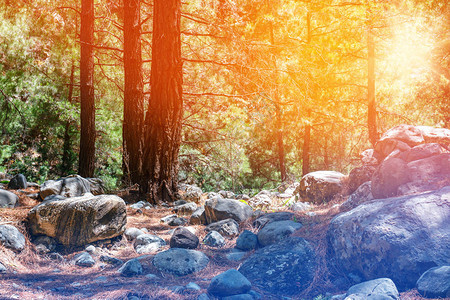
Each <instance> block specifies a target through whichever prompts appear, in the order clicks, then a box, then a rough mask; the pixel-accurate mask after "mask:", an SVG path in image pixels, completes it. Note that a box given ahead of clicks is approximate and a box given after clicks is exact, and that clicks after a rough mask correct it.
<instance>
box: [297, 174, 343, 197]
mask: <svg viewBox="0 0 450 300" xmlns="http://www.w3.org/2000/svg"><path fill="white" fill-rule="evenodd" d="M343 177H345V175H344V174H342V173H339V172H335V171H317V172H311V173H308V174H306V175H305V176H303V177H302V179H301V180H300V186H299V187H298V192H299V194H300V197H301V199H302V201H304V202H312V203H314V204H322V203H326V202H329V201H330V200H331V199H332V198H333V197H334V196H335V195H337V194H338V193H339V192H341V190H342V179H343Z"/></svg>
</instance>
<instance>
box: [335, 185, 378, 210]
mask: <svg viewBox="0 0 450 300" xmlns="http://www.w3.org/2000/svg"><path fill="white" fill-rule="evenodd" d="M373 199H374V198H373V195H372V182H370V181H367V182H366V183H363V184H362V185H361V186H360V187H359V188H358V189H357V190H356V191H355V192H353V194H351V195H350V196H348V198H347V200H346V201H345V202H344V203H342V205H341V209H342V210H350V209H353V208H355V207H357V206H358V205H360V204H362V203H364V202H367V201H370V200H373Z"/></svg>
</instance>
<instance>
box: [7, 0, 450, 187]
mask: <svg viewBox="0 0 450 300" xmlns="http://www.w3.org/2000/svg"><path fill="white" fill-rule="evenodd" d="M81 2H85V1H72V0H69V1H60V0H55V1H46V0H36V1H27V0H18V1H10V0H0V107H1V109H0V124H1V130H2V134H1V137H0V139H1V141H0V172H8V173H11V174H15V173H23V174H25V175H26V176H27V177H28V178H29V179H30V180H34V181H37V182H40V183H41V182H43V181H45V180H47V179H52V178H56V177H59V176H65V175H69V174H76V173H79V171H80V170H79V166H80V162H79V153H80V148H82V147H83V146H82V145H80V134H81V132H82V129H83V128H85V127H84V126H85V125H83V124H82V123H80V108H81V105H82V101H81V94H82V90H83V86H84V85H83V84H84V83H82V82H80V69H82V68H80V67H81V65H80V61H82V56H83V55H82V53H83V51H85V50H82V45H85V46H86V45H87V46H88V47H89V48H90V51H91V53H92V61H91V63H92V74H91V75H92V78H91V81H92V86H91V87H93V90H90V92H91V93H93V94H92V95H93V99H94V102H93V105H95V109H94V111H93V113H94V114H95V128H93V129H92V130H93V131H92V132H91V133H90V135H93V136H94V140H95V153H94V156H95V161H94V165H93V174H92V175H93V176H95V177H100V178H102V179H103V180H104V181H105V183H106V185H107V187H108V188H109V189H116V188H119V187H121V186H123V185H124V184H131V183H134V181H135V180H133V175H132V174H131V173H130V174H127V172H130V171H129V170H130V169H129V168H130V166H131V165H129V163H132V160H131V161H130V160H129V159H130V157H131V156H128V154H127V153H128V152H127V151H128V148H127V151H125V152H124V138H125V139H126V138H128V139H130V142H128V143H125V144H126V145H127V147H131V146H130V145H131V143H132V140H133V137H134V136H139V140H138V141H137V142H136V144H135V146H136V147H137V148H136V149H137V150H135V151H137V152H139V151H142V152H143V155H144V157H148V155H150V154H151V153H152V151H153V150H145V149H146V147H147V146H148V144H152V143H150V142H148V141H150V140H151V139H150V138H149V139H142V140H141V139H140V135H141V132H140V131H139V130H140V129H139V128H143V127H144V124H145V126H147V127H148V128H152V126H156V125H155V124H157V123H158V122H159V121H158V120H159V119H158V118H159V116H160V115H161V114H162V113H161V111H164V109H165V108H164V107H162V106H161V105H160V104H163V103H166V102H164V101H165V100H158V99H160V97H162V98H161V99H163V98H164V97H163V96H162V95H163V93H161V92H160V91H161V89H159V87H160V86H166V85H170V84H175V83H176V84H180V87H182V88H181V89H179V90H176V89H175V90H176V93H175V95H174V97H179V100H180V101H181V102H173V103H172V104H173V106H176V105H178V104H177V103H182V107H179V108H177V109H176V110H175V113H174V118H179V122H180V131H179V132H178V130H176V128H175V127H173V126H172V127H170V126H169V127H170V128H172V129H173V132H172V133H171V135H173V136H179V139H180V145H179V147H175V148H174V149H175V150H176V151H174V154H170V156H171V160H173V161H176V163H179V168H177V170H176V171H178V179H179V180H180V181H182V182H188V183H195V184H197V185H199V186H200V187H201V188H202V189H203V190H205V191H211V190H218V189H227V190H233V191H234V192H236V193H244V192H245V193H252V192H253V191H254V190H259V189H262V188H274V187H276V186H278V185H279V184H280V183H281V182H283V181H292V180H295V179H298V178H299V177H300V176H302V175H303V174H305V173H307V172H310V171H316V170H336V171H341V172H348V171H349V170H350V169H351V168H352V167H353V166H354V165H356V164H358V161H359V154H360V153H361V152H362V151H363V150H365V149H367V148H370V147H372V146H371V141H372V142H373V140H374V139H376V136H377V135H379V134H380V133H382V132H384V131H386V130H387V129H389V128H391V127H392V126H394V125H398V124H402V123H408V124H412V125H431V126H435V127H446V128H448V127H449V125H450V116H449V111H450V109H449V99H450V71H449V70H450V56H449V53H450V30H449V25H450V9H449V5H448V1H442V0H441V1H421V0H407V1H371V0H368V1H362V0H360V1H359V0H357V1H353V0H352V1H343V0H330V1H319V0H311V1H300V0H252V1H250V0H192V1H183V2H180V1H176V0H171V1H167V3H169V2H170V3H173V4H174V5H176V4H177V3H179V5H180V14H179V18H178V19H177V20H178V22H179V32H178V37H177V28H175V27H176V26H175V27H174V28H172V29H173V31H172V34H173V36H174V38H173V39H172V38H171V39H170V41H175V42H174V44H173V45H166V44H164V45H162V46H163V48H158V49H159V50H157V49H155V46H154V45H155V44H154V43H155V40H158V39H157V38H156V39H155V37H154V35H156V34H160V33H161V32H162V31H161V30H171V29H170V28H166V27H168V26H169V25H170V24H169V25H167V24H164V21H157V19H154V17H155V18H156V15H157V12H158V11H159V12H162V13H163V14H164V12H168V10H164V9H165V8H164V7H158V6H157V3H161V1H155V4H154V3H153V2H152V1H137V0H133V1H131V0H115V1H103V0H95V1H94V2H93V17H92V21H93V23H92V26H93V32H92V34H93V36H92V42H89V43H86V42H85V40H84V38H83V27H82V22H83V10H84V8H83V7H82V5H81V4H82V3H81ZM131 5H137V6H133V7H134V8H135V10H134V12H135V13H134V14H131V13H130V12H131V9H130V7H132V6H131ZM167 5H168V4H167ZM154 15H155V16H154ZM168 17H170V16H168ZM174 17H176V16H175V15H174ZM130 18H132V19H131V20H132V21H131V22H130ZM164 18H165V16H162V17H160V20H164ZM127 22H128V23H127ZM155 22H159V23H155ZM167 23H171V22H167ZM127 24H128V25H127ZM154 24H161V27H157V26H156V25H154ZM166 25H167V26H166ZM158 26H159V25H158ZM127 28H131V29H127ZM133 28H134V29H133ZM133 30H134V31H133ZM130 34H131V35H130ZM130 36H131V39H133V38H134V41H136V43H138V44H136V45H135V46H134V47H132V49H134V52H131V53H132V54H129V55H128V54H126V53H130V52H129V50H127V49H130V48H127V47H129V45H130V43H133V42H130ZM177 41H178V42H177ZM177 43H179V47H180V53H178V52H177V51H178V50H177V47H178V46H177ZM172 46H173V47H172ZM164 47H166V48H164ZM136 49H137V50H136ZM161 49H162V50H161ZM164 49H169V50H168V51H164ZM136 51H137V52H136ZM133 55H134V56H133ZM136 55H138V56H139V58H138V57H137V56H136ZM178 56H179V58H180V59H178ZM130 57H131V58H130ZM167 57H171V60H172V61H175V62H177V63H175V64H174V65H177V66H178V67H179V69H177V70H176V71H174V73H173V74H175V75H173V76H172V75H170V74H172V73H170V74H169V75H170V76H168V73H167V70H168V69H166V68H165V66H164V61H165V60H166V59H167ZM178 60H180V61H179V62H178ZM130 63H131V65H129V64H130ZM127 66H131V68H130V67H127ZM126 70H131V72H132V71H133V70H142V78H140V77H139V76H140V75H139V73H130V71H126ZM130 74H131V75H130ZM133 74H134V75H133ZM133 76H134V77H133ZM81 78H82V76H81ZM127 78H128V79H127ZM129 78H134V79H132V80H131V79H129ZM174 78H175V79H174ZM127 80H128V82H131V83H133V84H136V82H141V85H135V87H134V89H133V88H131V89H129V88H128V87H127ZM130 80H131V81H130ZM173 81H175V83H174V82H173ZM136 91H141V92H142V95H141V98H139V97H137V96H136V94H135V93H136ZM130 97H131V98H130ZM127 99H133V100H132V101H137V102H136V105H137V106H136V107H138V109H135V108H133V107H134V106H132V107H131V108H126V109H125V110H124V107H126V105H127V104H126V103H132V102H130V101H131V100H127ZM135 99H138V100H135ZM164 99H165V98H164ZM124 103H125V105H124ZM133 103H134V102H133ZM172 104H171V105H172ZM171 107H172V106H171ZM144 112H145V116H144ZM172 112H173V111H172ZM177 114H180V115H179V116H178V115H177ZM138 116H139V117H138ZM177 120H178V119H177ZM124 124H125V125H126V126H125V127H124ZM152 124H153V125H152ZM127 126H128V127H127ZM147 127H146V128H147ZM124 128H125V130H128V131H127V132H129V135H127V134H126V132H125V131H123V130H124ZM141 143H144V144H143V145H142V144H141ZM145 143H147V146H146V144H145ZM161 143H162V145H163V144H164V142H161ZM152 145H153V144H152ZM142 147H143V148H142ZM178 148H179V152H178ZM142 149H144V150H142ZM155 151H156V150H155ZM81 152H83V151H81ZM124 153H125V154H124ZM146 155H147V156H146ZM172 156H173V157H172ZM161 159H162V160H161V161H162V162H161V164H164V163H165V162H164V159H163V158H161ZM143 161H144V166H131V167H132V168H138V169H139V168H144V169H145V168H146V166H145V164H148V160H145V159H144V160H143ZM147 167H148V166H147ZM124 171H125V173H124ZM172 171H175V170H172ZM127 176H128V177H127ZM151 188H152V187H149V189H150V190H151Z"/></svg>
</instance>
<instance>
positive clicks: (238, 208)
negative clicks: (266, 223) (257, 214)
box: [205, 198, 253, 224]
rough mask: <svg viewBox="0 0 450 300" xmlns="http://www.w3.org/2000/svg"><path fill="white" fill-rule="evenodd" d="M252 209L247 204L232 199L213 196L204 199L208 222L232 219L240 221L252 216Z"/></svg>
mask: <svg viewBox="0 0 450 300" xmlns="http://www.w3.org/2000/svg"><path fill="white" fill-rule="evenodd" d="M252 213H253V210H252V208H251V207H250V206H248V205H247V204H245V203H243V202H241V201H238V200H233V199H222V198H214V199H209V200H206V203H205V216H206V222H207V223H208V224H210V223H214V222H217V221H221V220H226V219H230V218H231V219H233V220H236V221H237V222H238V223H241V222H243V221H245V220H247V219H248V218H250V217H251V216H252Z"/></svg>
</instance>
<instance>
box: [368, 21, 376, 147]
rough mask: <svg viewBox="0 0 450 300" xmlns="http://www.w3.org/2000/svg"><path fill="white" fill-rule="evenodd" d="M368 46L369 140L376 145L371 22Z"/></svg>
mask: <svg viewBox="0 0 450 300" xmlns="http://www.w3.org/2000/svg"><path fill="white" fill-rule="evenodd" d="M369 14H370V12H369ZM369 23H370V21H369ZM367 48H368V54H369V55H368V60H369V63H368V76H367V77H368V82H367V84H368V94H367V98H368V99H367V100H368V111H367V126H368V129H369V140H370V142H371V143H372V145H373V146H375V143H376V141H377V140H378V131H377V108H376V102H375V43H374V41H373V32H372V25H371V24H369V27H368V30H367Z"/></svg>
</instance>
